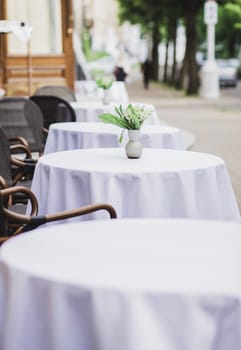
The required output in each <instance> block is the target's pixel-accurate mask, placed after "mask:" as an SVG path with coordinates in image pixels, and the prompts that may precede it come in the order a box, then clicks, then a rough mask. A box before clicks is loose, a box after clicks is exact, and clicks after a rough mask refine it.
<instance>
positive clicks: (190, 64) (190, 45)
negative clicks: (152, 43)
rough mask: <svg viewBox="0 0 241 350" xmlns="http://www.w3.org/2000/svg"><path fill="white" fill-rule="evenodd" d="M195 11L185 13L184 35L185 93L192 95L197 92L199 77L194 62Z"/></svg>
mask: <svg viewBox="0 0 241 350" xmlns="http://www.w3.org/2000/svg"><path fill="white" fill-rule="evenodd" d="M195 22H196V12H195V11H193V12H187V13H186V36H187V46H186V50H187V51H186V53H187V73H188V86H187V94H188V95H193V94H196V93H197V92H198V87H199V78H198V67H197V62H196V23H195Z"/></svg>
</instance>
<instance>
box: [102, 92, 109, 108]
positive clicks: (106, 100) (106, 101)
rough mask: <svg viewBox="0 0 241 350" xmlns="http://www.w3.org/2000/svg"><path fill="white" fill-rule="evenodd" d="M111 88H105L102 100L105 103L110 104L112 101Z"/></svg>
mask: <svg viewBox="0 0 241 350" xmlns="http://www.w3.org/2000/svg"><path fill="white" fill-rule="evenodd" d="M108 94H109V90H108V89H107V90H104V95H103V99H102V102H103V104H104V105H108V104H109V103H110V100H109V96H108Z"/></svg>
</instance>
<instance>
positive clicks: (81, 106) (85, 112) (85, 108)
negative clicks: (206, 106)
mask: <svg viewBox="0 0 241 350" xmlns="http://www.w3.org/2000/svg"><path fill="white" fill-rule="evenodd" d="M70 104H71V106H72V107H73V109H74V110H75V113H76V121H78V122H101V120H100V119H99V118H98V116H99V115H100V114H102V113H115V107H116V106H117V107H118V106H119V105H120V104H121V105H122V106H123V108H125V107H126V106H127V104H124V103H109V104H103V103H102V102H101V101H97V102H96V101H81V102H71V103H70ZM132 104H133V105H141V106H143V107H145V108H147V109H150V110H152V111H153V112H152V114H151V116H150V118H148V119H146V120H145V122H144V123H145V124H165V125H166V122H164V121H163V122H162V121H160V120H159V118H158V116H157V112H156V110H155V107H154V106H153V105H152V104H146V103H140V102H133V103H132Z"/></svg>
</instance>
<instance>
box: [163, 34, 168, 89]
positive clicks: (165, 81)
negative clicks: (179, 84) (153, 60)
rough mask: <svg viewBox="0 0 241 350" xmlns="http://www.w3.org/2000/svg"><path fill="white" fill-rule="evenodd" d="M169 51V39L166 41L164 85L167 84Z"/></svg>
mask: <svg viewBox="0 0 241 350" xmlns="http://www.w3.org/2000/svg"><path fill="white" fill-rule="evenodd" d="M168 50H169V37H168V38H167V41H166V54H165V64H164V74H163V83H167V68H168Z"/></svg>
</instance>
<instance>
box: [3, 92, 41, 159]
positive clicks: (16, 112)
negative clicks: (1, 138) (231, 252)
mask: <svg viewBox="0 0 241 350" xmlns="http://www.w3.org/2000/svg"><path fill="white" fill-rule="evenodd" d="M0 127H2V128H4V130H5V132H6V134H7V137H8V138H16V137H19V136H21V137H23V138H24V139H25V140H26V141H27V143H28V145H29V147H30V149H31V151H32V152H38V153H40V154H41V153H42V152H43V145H44V131H43V115H42V112H41V110H40V109H39V107H38V106H37V105H36V104H35V103H34V102H33V101H30V100H29V99H27V98H24V97H5V98H3V99H1V100H0Z"/></svg>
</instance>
